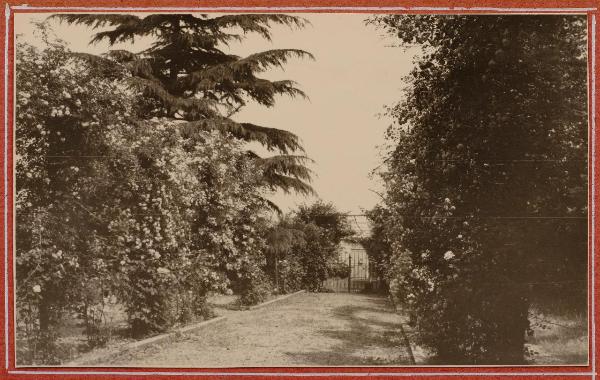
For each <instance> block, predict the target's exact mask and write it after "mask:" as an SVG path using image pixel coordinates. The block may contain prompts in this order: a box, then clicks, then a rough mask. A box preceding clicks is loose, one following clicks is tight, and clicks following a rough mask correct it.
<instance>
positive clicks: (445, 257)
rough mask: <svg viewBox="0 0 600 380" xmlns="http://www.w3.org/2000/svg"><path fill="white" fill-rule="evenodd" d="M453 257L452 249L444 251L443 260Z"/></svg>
mask: <svg viewBox="0 0 600 380" xmlns="http://www.w3.org/2000/svg"><path fill="white" fill-rule="evenodd" d="M453 258H454V253H453V252H452V251H447V252H446V253H444V260H452V259H453Z"/></svg>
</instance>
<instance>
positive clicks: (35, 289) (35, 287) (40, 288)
mask: <svg viewBox="0 0 600 380" xmlns="http://www.w3.org/2000/svg"><path fill="white" fill-rule="evenodd" d="M32 289H33V292H34V293H39V292H41V291H42V287H41V286H39V285H34V286H33V288H32Z"/></svg>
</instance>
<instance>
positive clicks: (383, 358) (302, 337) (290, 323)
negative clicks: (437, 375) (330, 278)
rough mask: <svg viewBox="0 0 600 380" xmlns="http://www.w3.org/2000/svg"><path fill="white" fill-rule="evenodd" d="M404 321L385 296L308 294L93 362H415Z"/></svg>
mask: <svg viewBox="0 0 600 380" xmlns="http://www.w3.org/2000/svg"><path fill="white" fill-rule="evenodd" d="M400 320H401V317H400V316H398V315H397V314H395V313H394V312H393V311H392V310H391V308H390V306H389V304H388V302H387V300H386V299H385V298H382V297H377V296H372V295H362V294H342V293H337V294H332V293H318V294H314V293H305V294H300V295H297V296H293V297H291V298H289V299H287V300H284V301H281V302H279V303H274V304H272V305H269V306H266V307H264V308H261V309H256V310H249V311H241V312H236V313H232V314H230V315H228V317H227V319H226V320H224V321H222V322H218V323H216V324H214V325H210V326H207V327H205V328H203V329H201V330H198V331H196V332H194V333H190V334H187V335H185V336H182V337H181V338H180V339H177V340H176V341H170V342H165V343H161V344H157V345H153V346H149V347H147V348H144V349H140V350H139V351H135V352H127V353H125V354H121V355H119V356H117V357H115V358H113V359H111V361H110V363H95V364H102V365H118V366H127V367H130V366H133V367H139V366H142V367H202V368H205V367H206V368H208V367H264V366H268V367H277V366H347V365H350V366H357V365H402V364H410V362H409V357H408V352H407V350H406V348H405V346H404V341H403V338H402V334H401V330H400Z"/></svg>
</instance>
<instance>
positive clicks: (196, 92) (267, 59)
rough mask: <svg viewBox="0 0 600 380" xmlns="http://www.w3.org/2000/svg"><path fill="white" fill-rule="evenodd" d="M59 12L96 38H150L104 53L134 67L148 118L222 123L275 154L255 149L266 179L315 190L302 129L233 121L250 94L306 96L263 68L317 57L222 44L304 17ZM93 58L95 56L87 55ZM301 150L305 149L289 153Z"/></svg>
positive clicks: (191, 124)
mask: <svg viewBox="0 0 600 380" xmlns="http://www.w3.org/2000/svg"><path fill="white" fill-rule="evenodd" d="M54 17H58V18H59V19H60V20H63V21H66V22H67V23H69V24H81V25H86V26H89V27H91V28H93V29H108V30H103V31H100V32H98V33H96V34H95V36H94V37H93V38H92V40H91V43H96V42H100V41H104V40H106V41H108V42H109V44H110V45H111V46H112V45H114V44H116V43H121V42H134V41H135V40H136V39H139V38H142V37H150V38H152V39H153V41H152V45H151V46H150V47H149V48H148V49H146V50H143V51H140V52H137V53H135V52H131V51H126V50H111V51H110V52H108V53H107V54H106V58H107V59H109V60H111V61H113V62H116V63H118V64H121V65H125V66H126V67H127V68H129V70H131V72H132V74H133V78H132V80H131V84H132V85H134V86H136V87H138V88H139V89H140V90H141V91H143V92H144V93H145V94H146V95H148V96H149V97H151V98H152V99H153V100H154V103H152V104H150V105H149V107H148V110H147V113H146V114H147V116H148V118H153V117H167V118H171V119H177V120H181V121H182V122H183V123H182V128H184V129H186V130H187V131H188V133H189V134H190V135H193V134H194V133H195V132H196V131H198V130H207V129H217V130H221V131H223V132H226V133H229V134H231V135H233V136H234V137H236V138H239V139H242V140H245V141H257V142H259V143H261V144H262V145H263V146H265V147H266V148H267V149H268V150H269V151H278V152H279V153H280V154H279V155H278V156H276V157H271V158H267V159H262V158H260V157H259V156H257V155H256V154H252V156H253V157H254V158H255V159H257V160H259V162H260V166H261V167H262V169H263V171H264V173H265V176H264V181H265V184H266V185H267V186H269V187H271V188H273V189H276V188H279V189H283V190H284V191H286V192H289V191H292V190H293V191H298V192H301V193H310V192H312V188H311V187H310V186H309V185H308V184H307V182H306V181H307V180H309V179H310V171H309V170H307V168H306V166H305V163H306V161H307V158H306V157H305V156H304V155H303V154H302V152H303V149H302V146H301V145H300V143H299V140H298V137H297V136H296V135H294V134H293V133H290V132H288V131H285V130H282V129H276V128H268V127H264V126H260V125H256V124H252V123H246V122H242V123H240V122H235V121H234V120H233V119H232V118H231V117H232V116H233V115H234V114H235V113H236V112H238V111H239V110H240V109H241V108H242V107H243V106H245V105H246V104H247V102H248V101H254V102H257V103H259V104H261V105H264V106H267V107H271V106H273V105H274V103H275V97H276V96H277V95H281V94H283V95H289V96H292V97H296V96H300V97H305V94H304V92H302V91H301V90H300V89H298V88H297V87H296V83H295V82H293V81H291V80H280V81H270V80H267V79H263V78H260V77H259V76H258V75H259V74H260V73H262V72H264V71H265V70H267V69H269V68H272V67H283V65H284V64H285V63H286V62H287V61H288V59H290V58H292V57H298V58H303V57H307V58H313V56H312V55H311V54H310V53H308V52H306V51H303V50H298V49H275V50H268V51H264V52H259V53H255V54H251V55H249V56H247V57H240V56H237V55H235V54H230V53H227V52H225V50H224V47H226V46H227V44H228V43H230V42H232V41H241V40H243V39H244V38H245V36H246V35H247V34H250V33H255V34H258V35H260V36H261V37H263V38H265V39H271V30H270V28H271V26H272V25H273V24H279V25H286V26H289V27H303V26H304V25H305V24H306V21H305V20H304V19H302V18H299V17H295V16H288V15H280V14H236V15H223V16H216V17H209V15H206V14H199V15H193V14H153V15H149V16H145V17H139V16H136V15H125V14H59V15H55V16H54ZM90 58H92V59H95V58H94V57H90ZM294 152H298V153H300V154H292V153H294Z"/></svg>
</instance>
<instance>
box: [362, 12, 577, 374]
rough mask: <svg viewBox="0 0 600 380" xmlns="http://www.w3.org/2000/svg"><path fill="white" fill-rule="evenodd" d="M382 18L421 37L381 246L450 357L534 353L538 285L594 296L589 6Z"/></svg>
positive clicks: (399, 293) (517, 359) (394, 131)
mask: <svg viewBox="0 0 600 380" xmlns="http://www.w3.org/2000/svg"><path fill="white" fill-rule="evenodd" d="M371 21H373V22H374V23H376V24H377V25H379V26H380V27H382V28H383V29H385V30H386V31H388V32H389V33H390V34H391V35H393V36H396V37H397V38H398V39H399V40H400V42H401V43H402V44H419V45H421V46H423V51H422V54H421V55H419V57H418V60H417V64H416V67H415V68H414V69H413V70H412V72H411V73H410V75H409V77H408V78H407V82H408V87H407V90H406V94H405V95H406V96H405V100H404V101H402V102H401V103H399V104H397V105H396V106H394V107H392V108H391V109H390V112H389V114H390V116H392V117H393V118H394V119H395V120H396V121H397V122H396V123H395V125H394V126H392V127H390V129H389V130H388V132H387V138H388V141H389V142H390V143H391V145H392V146H393V148H392V150H391V151H390V152H389V154H388V156H387V158H386V164H387V170H386V171H385V173H384V174H383V175H382V178H383V180H384V182H385V184H386V194H385V199H384V201H383V203H382V205H381V207H379V208H377V209H375V210H373V211H372V212H371V218H372V220H373V221H374V223H375V226H376V227H375V229H374V231H375V232H376V233H377V234H379V236H380V237H381V239H380V240H379V241H378V242H377V241H376V242H371V243H372V244H371V245H370V246H368V248H370V253H371V255H372V256H373V257H375V259H376V261H377V262H378V263H377V265H378V268H379V269H380V270H381V271H382V272H384V273H385V274H386V275H387V276H388V280H389V282H390V285H391V288H392V291H393V293H394V296H395V297H396V298H397V299H398V300H400V301H402V302H404V303H405V304H406V305H407V307H408V308H409V310H410V311H411V316H412V323H413V326H414V327H415V331H416V332H417V336H418V343H420V344H421V345H422V346H424V347H426V348H428V349H430V350H431V351H432V353H433V354H434V355H435V356H436V359H437V360H438V361H439V362H440V363H446V364H462V363H465V364H519V363H523V361H524V360H525V357H524V354H525V350H524V342H525V336H526V332H529V321H528V309H529V306H530V302H531V299H532V297H533V296H534V295H535V294H533V293H532V291H533V290H535V289H536V287H537V286H539V285H540V284H547V283H558V284H563V285H564V286H563V287H561V288H557V292H556V293H555V297H557V298H569V297H572V296H573V294H579V295H580V296H579V299H580V300H581V301H582V302H580V304H581V305H582V308H583V309H585V302H586V296H585V294H586V293H585V289H586V278H587V277H586V269H587V266H586V262H587V261H586V260H587V250H586V248H587V245H586V244H587V212H588V210H587V191H586V189H587V102H586V96H587V92H586V91H587V87H586V80H587V77H586V68H587V63H586V62H587V61H586V46H587V45H586V20H585V18H584V17H580V16H443V17H441V16H433V15H429V16H400V15H390V16H380V17H375V18H374V19H372V20H371ZM560 290H562V292H561V291H560ZM573 290H575V292H573Z"/></svg>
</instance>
